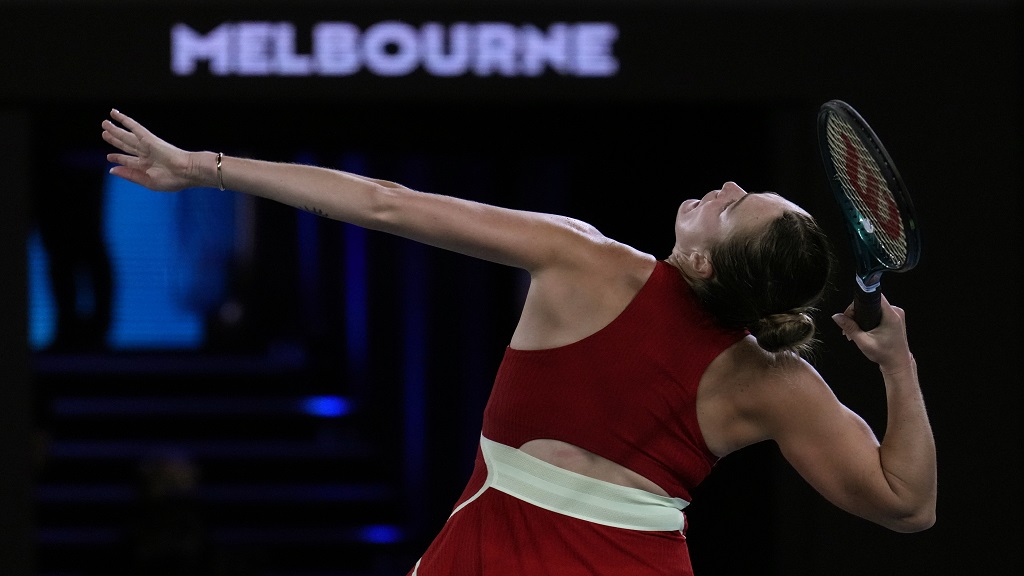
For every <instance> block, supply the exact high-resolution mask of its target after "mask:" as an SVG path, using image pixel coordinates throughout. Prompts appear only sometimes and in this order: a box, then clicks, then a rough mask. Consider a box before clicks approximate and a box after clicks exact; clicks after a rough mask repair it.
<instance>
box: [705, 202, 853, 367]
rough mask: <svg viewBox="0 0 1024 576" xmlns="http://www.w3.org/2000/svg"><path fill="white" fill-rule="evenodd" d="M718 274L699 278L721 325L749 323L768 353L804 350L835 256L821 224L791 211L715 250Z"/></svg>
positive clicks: (808, 345)
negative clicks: (761, 229) (762, 230)
mask: <svg viewBox="0 0 1024 576" xmlns="http://www.w3.org/2000/svg"><path fill="white" fill-rule="evenodd" d="M710 258H711V265H712V267H713V269H714V273H713V274H712V276H711V277H710V278H708V279H704V280H699V281H697V282H695V283H694V291H695V292H696V294H697V297H698V299H699V300H700V302H701V304H702V305H703V306H704V307H705V308H706V309H707V310H708V311H710V312H711V313H712V314H714V315H715V317H717V318H718V320H719V321H720V322H722V324H724V325H726V326H728V327H732V328H745V329H747V330H749V331H750V333H751V334H753V335H754V337H755V338H757V343H758V344H759V345H760V346H761V348H763V349H765V350H767V351H769V352H785V351H791V352H795V353H797V354H805V353H807V352H809V351H810V349H811V346H812V343H813V341H814V331H815V325H814V318H813V314H814V312H816V308H815V306H816V305H817V304H818V302H819V301H820V300H821V299H822V297H823V295H824V293H825V289H826V287H827V286H829V285H830V283H831V275H832V268H833V262H834V257H833V255H832V249H831V245H830V243H829V241H828V238H827V237H826V236H825V233H824V232H823V231H822V230H821V227H820V226H818V223H817V222H816V221H815V220H814V219H813V218H811V217H810V216H808V215H806V214H802V213H800V212H795V211H787V212H785V213H783V215H782V216H780V217H779V218H777V219H775V220H774V221H773V222H771V223H770V224H768V226H767V227H766V228H765V229H764V232H763V233H762V234H760V235H758V234H737V235H735V236H733V237H731V238H729V239H727V240H725V241H724V242H722V243H720V244H718V245H717V246H715V247H713V248H712V249H711V251H710Z"/></svg>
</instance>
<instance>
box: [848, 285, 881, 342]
mask: <svg viewBox="0 0 1024 576" xmlns="http://www.w3.org/2000/svg"><path fill="white" fill-rule="evenodd" d="M853 319H854V320H855V321H856V322H857V326H860V329H861V330H863V331H865V332H867V331H868V330H871V329H872V328H874V327H875V326H878V324H879V323H881V322H882V291H881V290H878V289H877V288H876V289H875V290H874V291H872V292H865V291H864V290H862V289H861V288H860V287H858V288H857V293H856V294H854V297H853Z"/></svg>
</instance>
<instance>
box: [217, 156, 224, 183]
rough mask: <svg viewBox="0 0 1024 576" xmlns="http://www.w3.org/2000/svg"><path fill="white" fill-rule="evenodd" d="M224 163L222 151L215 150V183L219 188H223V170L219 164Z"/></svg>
mask: <svg viewBox="0 0 1024 576" xmlns="http://www.w3.org/2000/svg"><path fill="white" fill-rule="evenodd" d="M223 163H224V153H223V152H217V184H218V185H219V186H220V189H221V190H224V170H223V169H222V168H221V165H222V164H223Z"/></svg>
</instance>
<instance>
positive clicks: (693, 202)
mask: <svg viewBox="0 0 1024 576" xmlns="http://www.w3.org/2000/svg"><path fill="white" fill-rule="evenodd" d="M698 204H700V200H697V199H695V198H691V199H689V200H686V201H684V202H683V203H682V204H680V205H679V212H678V213H679V214H686V213H687V212H690V211H691V210H693V209H694V208H696V207H697V205H698Z"/></svg>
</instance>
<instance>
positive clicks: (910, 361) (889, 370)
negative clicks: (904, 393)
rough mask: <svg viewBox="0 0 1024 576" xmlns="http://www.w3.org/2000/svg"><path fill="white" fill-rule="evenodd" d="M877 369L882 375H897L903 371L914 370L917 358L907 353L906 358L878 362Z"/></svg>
mask: <svg viewBox="0 0 1024 576" xmlns="http://www.w3.org/2000/svg"><path fill="white" fill-rule="evenodd" d="M878 369H879V371H881V372H882V375H883V376H898V375H900V374H903V373H905V372H914V371H916V370H917V360H915V359H914V355H913V354H909V353H908V354H907V357H906V358H901V359H899V360H890V361H887V362H884V363H879V365H878Z"/></svg>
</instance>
